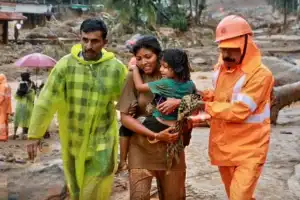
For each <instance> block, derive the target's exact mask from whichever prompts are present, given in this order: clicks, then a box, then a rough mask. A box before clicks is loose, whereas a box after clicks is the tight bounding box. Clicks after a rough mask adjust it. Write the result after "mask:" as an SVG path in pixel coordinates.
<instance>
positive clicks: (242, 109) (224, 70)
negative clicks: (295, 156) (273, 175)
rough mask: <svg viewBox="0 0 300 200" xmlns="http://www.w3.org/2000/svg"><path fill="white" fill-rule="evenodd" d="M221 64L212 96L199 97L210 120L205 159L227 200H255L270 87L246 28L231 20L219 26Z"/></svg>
mask: <svg viewBox="0 0 300 200" xmlns="http://www.w3.org/2000/svg"><path fill="white" fill-rule="evenodd" d="M216 41H217V42H218V45H219V49H220V59H219V62H218V64H217V65H216V66H215V70H214V78H213V86H214V89H213V90H207V91H202V92H201V94H202V95H203V98H204V101H205V102H203V103H202V104H201V106H200V107H201V108H200V109H202V110H204V111H205V112H207V113H208V114H209V115H210V116H211V123H210V127H211V130H210V138H209V155H210V158H211V163H212V164H213V165H217V166H218V167H219V171H220V174H221V178H222V180H223V183H224V185H225V189H226V193H227V196H228V198H229V199H230V200H253V199H254V198H253V194H254V190H255V187H256V184H257V181H258V178H259V176H260V174H261V171H262V167H263V165H264V163H265V161H266V157H267V152H268V149H269V142H270V129H271V126H270V103H271V102H270V99H271V93H272V88H273V83H274V78H273V76H272V73H271V71H270V70H269V69H268V68H267V67H266V66H265V65H263V64H262V61H261V53H260V51H259V49H258V48H257V47H256V45H255V43H254V41H253V37H252V29H251V27H250V25H249V24H248V23H247V22H246V21H245V20H244V19H243V18H241V17H239V16H235V15H230V16H227V17H225V18H224V19H223V20H222V21H221V22H220V23H219V25H218V26H217V29H216Z"/></svg>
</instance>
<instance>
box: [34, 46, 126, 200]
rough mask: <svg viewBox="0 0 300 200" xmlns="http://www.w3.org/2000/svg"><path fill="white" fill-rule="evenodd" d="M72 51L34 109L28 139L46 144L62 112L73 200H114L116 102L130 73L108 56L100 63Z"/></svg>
mask: <svg viewBox="0 0 300 200" xmlns="http://www.w3.org/2000/svg"><path fill="white" fill-rule="evenodd" d="M80 52H81V45H75V46H73V48H72V51H71V55H67V56H65V57H63V58H62V59H61V60H60V61H59V62H58V63H57V64H56V66H55V67H54V69H53V70H52V72H51V74H50V75H49V78H48V80H47V82H46V84H45V86H44V88H43V89H42V91H41V93H40V96H39V98H38V100H37V102H36V104H35V106H34V110H33V113H32V118H31V123H30V127H29V133H28V137H29V138H32V139H39V138H42V137H43V135H44V133H45V131H46V129H47V127H48V125H49V124H50V122H51V120H52V118H53V115H54V113H55V112H56V111H58V121H59V133H60V140H61V146H62V150H61V151H62V159H63V165H64V173H65V178H66V182H67V184H68V188H69V190H70V193H71V198H72V199H73V200H75V199H76V200H77V199H79V200H93V199H95V200H106V199H109V196H110V192H111V187H112V182H113V174H114V171H115V168H116V163H117V154H118V129H117V118H116V109H115V104H114V102H115V101H117V100H118V98H119V95H120V93H121V90H122V87H123V83H124V80H125V78H126V75H127V68H126V66H124V65H123V64H122V63H121V62H120V61H118V60H117V59H116V58H115V56H114V54H113V53H110V52H107V51H105V50H102V57H101V59H100V60H98V61H85V60H84V59H83V58H81V57H79V55H80Z"/></svg>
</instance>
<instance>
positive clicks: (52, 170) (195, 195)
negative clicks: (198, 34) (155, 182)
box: [0, 72, 300, 200]
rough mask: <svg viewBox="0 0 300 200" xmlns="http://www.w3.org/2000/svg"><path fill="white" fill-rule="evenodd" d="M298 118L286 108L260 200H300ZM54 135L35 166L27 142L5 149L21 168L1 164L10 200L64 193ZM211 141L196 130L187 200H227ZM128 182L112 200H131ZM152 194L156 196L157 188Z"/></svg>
mask: <svg viewBox="0 0 300 200" xmlns="http://www.w3.org/2000/svg"><path fill="white" fill-rule="evenodd" d="M192 76H193V80H194V81H195V82H196V84H197V87H198V88H200V89H201V88H208V87H210V86H211V77H212V73H211V72H197V73H193V75H192ZM11 85H12V86H13V90H15V89H16V85H17V84H15V82H14V83H11ZM299 116H300V106H299V105H295V106H292V107H290V108H286V109H284V110H283V111H282V112H281V113H280V119H279V123H280V124H281V125H278V126H276V127H273V128H272V135H271V146H270V151H269V155H268V159H267V163H266V165H265V168H264V171H263V174H262V176H261V178H260V180H259V184H258V187H257V190H256V197H257V198H258V199H264V200H268V199H270V200H282V199H289V200H297V199H300V194H299V191H300V185H299V184H300V146H299V143H300V131H299V130H300V122H299V120H298V119H299ZM297 118H298V119H297ZM51 130H52V133H51V135H52V138H51V139H49V140H47V142H48V143H49V144H50V150H49V151H48V152H44V153H40V154H39V156H38V158H37V159H36V161H35V162H34V163H30V162H26V158H27V154H26V147H25V141H22V140H16V141H12V140H10V141H8V142H6V143H1V146H0V154H1V155H2V156H3V154H6V155H7V153H12V155H13V157H14V158H15V159H16V160H17V162H19V164H18V163H14V162H12V163H9V162H0V170H1V175H0V177H1V178H2V179H6V180H7V189H8V195H9V199H18V200H43V199H45V198H46V196H48V195H51V194H56V193H58V192H59V191H60V189H61V187H62V186H63V183H64V176H63V171H62V163H61V159H60V144H59V140H58V134H57V132H56V131H55V130H56V126H55V123H53V124H52V128H51ZM11 131H12V129H11ZM208 136H209V129H208V128H196V129H194V131H193V137H192V141H191V145H190V146H189V147H187V148H186V154H187V166H188V169H187V182H186V188H187V199H188V200H196V199H197V200H198V199H199V200H201V199H203V200H223V199H225V198H226V196H225V191H224V189H223V185H222V182H221V180H220V176H219V173H218V171H217V168H216V167H213V166H211V165H210V163H209V158H208V153H207V148H208V147H207V145H208ZM23 162H24V163H23ZM25 162H26V163H25ZM20 163H22V164H20ZM127 178H128V177H127V176H126V174H121V175H118V176H116V179H115V183H114V187H113V193H112V198H111V199H112V200H127V199H129V196H128V195H129V193H128V182H127ZM153 192H155V186H154V187H153ZM0 199H1V198H0ZM153 199H155V198H153Z"/></svg>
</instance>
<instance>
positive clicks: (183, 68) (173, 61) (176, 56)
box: [160, 49, 191, 81]
mask: <svg viewBox="0 0 300 200" xmlns="http://www.w3.org/2000/svg"><path fill="white" fill-rule="evenodd" d="M160 58H161V60H163V61H165V62H166V63H167V64H168V65H169V67H170V68H171V69H172V70H173V71H174V73H175V75H176V77H177V78H178V79H179V80H180V81H189V80H191V71H190V67H189V59H188V56H187V54H186V53H185V52H184V51H183V50H180V49H166V50H164V51H162V52H161V57H160Z"/></svg>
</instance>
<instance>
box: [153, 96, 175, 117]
mask: <svg viewBox="0 0 300 200" xmlns="http://www.w3.org/2000/svg"><path fill="white" fill-rule="evenodd" d="M180 102H181V99H174V98H168V99H167V101H165V102H163V103H161V104H159V105H158V106H157V109H158V111H159V112H160V113H162V114H164V115H168V114H170V113H172V112H174V111H175V110H176V109H177V108H178V107H179V104H180Z"/></svg>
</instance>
